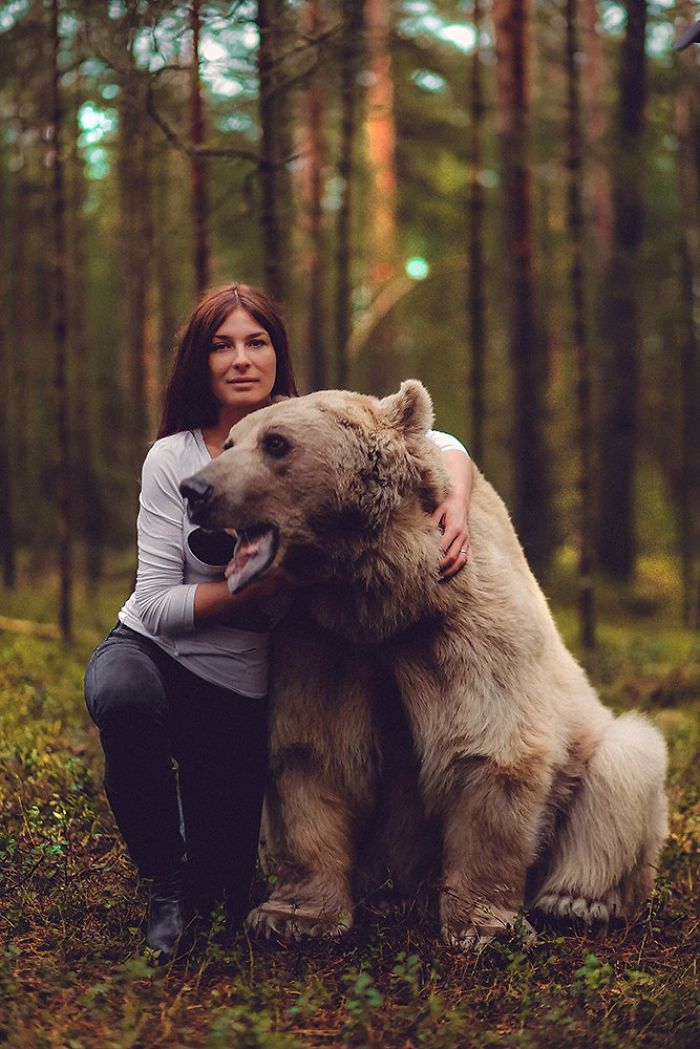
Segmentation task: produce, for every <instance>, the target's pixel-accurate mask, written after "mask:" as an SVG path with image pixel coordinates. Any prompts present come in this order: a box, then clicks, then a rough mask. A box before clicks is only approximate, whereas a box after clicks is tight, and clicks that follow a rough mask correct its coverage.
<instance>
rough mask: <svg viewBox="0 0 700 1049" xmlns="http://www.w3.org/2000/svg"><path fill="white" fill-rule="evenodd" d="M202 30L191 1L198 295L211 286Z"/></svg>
mask: <svg viewBox="0 0 700 1049" xmlns="http://www.w3.org/2000/svg"><path fill="white" fill-rule="evenodd" d="M201 28H202V3H201V0H191V6H190V29H191V31H192V73H191V82H190V128H191V133H190V139H191V143H192V145H193V146H194V148H195V152H193V153H192V156H191V158H190V185H191V187H192V214H193V218H194V280H195V287H196V289H197V293H198V294H200V295H201V293H202V292H203V291H204V290H205V288H207V287H208V285H209V237H208V214H209V204H208V195H207V161H206V157H204V156H202V154H201V153H198V152H197V148H198V147H199V148H201V147H202V146H203V145H204V140H205V120H204V101H203V99H202V83H201V79H200V75H199V36H200V32H201Z"/></svg>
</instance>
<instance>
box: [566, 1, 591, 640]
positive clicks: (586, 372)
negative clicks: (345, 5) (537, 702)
mask: <svg viewBox="0 0 700 1049" xmlns="http://www.w3.org/2000/svg"><path fill="white" fill-rule="evenodd" d="M578 13H579V12H578V3H577V0H566V76H567V88H568V91H567V146H568V149H567V167H568V172H569V187H568V216H567V219H568V227H569V238H570V250H571V268H570V274H569V279H570V286H571V301H572V308H573V324H572V336H573V347H574V357H575V366H576V367H575V374H576V407H577V414H578V453H579V456H580V460H579V480H578V491H579V562H578V612H579V632H580V638H581V644H582V646H583V648H584V650H585V651H587V652H590V651H592V650H593V649H594V648H595V605H594V589H593V587H594V583H593V571H594V564H593V551H594V534H593V512H592V499H591V497H592V473H593V418H592V402H591V363H590V351H589V340H588V330H587V324H586V296H585V288H584V266H583V259H584V243H583V242H584V221H583V191H582V185H583V164H582V159H583V153H582V146H581V139H582V135H581V85H580V75H579V67H578V61H577V59H578V53H579V48H578V26H577V19H578Z"/></svg>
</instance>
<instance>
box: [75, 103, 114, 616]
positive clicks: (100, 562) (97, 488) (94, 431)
mask: <svg viewBox="0 0 700 1049" xmlns="http://www.w3.org/2000/svg"><path fill="white" fill-rule="evenodd" d="M77 108H78V105H77V104H76V105H75V111H74V112H72V113H71V119H70V122H69V121H65V123H66V126H67V127H70V130H71V137H70V142H66V150H65V153H66V160H67V174H68V180H67V181H68V192H67V200H68V209H69V211H68V219H69V221H68V224H67V233H68V236H69V243H70V250H69V258H70V260H71V266H70V269H69V272H68V274H67V276H68V278H69V295H68V302H69V314H68V323H69V327H70V332H71V340H70V350H71V357H72V360H73V361H75V362H80V366H79V367H76V368H73V369H72V372H73V374H72V375H71V380H70V386H69V388H70V399H71V407H72V420H73V425H72V428H71V429H72V439H71V478H72V481H71V488H72V491H73V507H74V512H73V518H74V533H75V534H76V535H78V536H80V538H81V539H82V541H83V542H84V544H85V581H86V586H87V589H88V591H89V592H91V593H92V594H93V595H94V593H95V592H96V590H97V587H98V586H99V582H100V579H101V577H102V573H103V566H104V544H105V530H106V529H105V514H104V496H103V493H102V487H101V485H100V465H101V464H100V458H101V454H100V453H101V447H100V443H101V442H100V439H99V436H100V429H101V427H102V425H103V418H102V414H101V411H100V405H99V389H98V383H97V375H96V361H95V359H94V354H93V353H92V352H91V346H90V343H89V337H88V331H87V316H88V302H87V296H86V288H87V286H88V266H87V258H86V248H85V228H84V221H83V214H84V206H85V181H84V172H83V162H82V158H81V156H80V152H79V150H78V146H77V139H78V136H79V135H80V128H79V127H78V121H77Z"/></svg>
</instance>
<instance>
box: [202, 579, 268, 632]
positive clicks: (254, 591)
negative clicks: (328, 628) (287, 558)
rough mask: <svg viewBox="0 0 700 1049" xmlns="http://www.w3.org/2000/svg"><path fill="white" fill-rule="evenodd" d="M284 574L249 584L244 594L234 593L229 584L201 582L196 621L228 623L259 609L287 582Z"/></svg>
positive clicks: (240, 592)
mask: <svg viewBox="0 0 700 1049" xmlns="http://www.w3.org/2000/svg"><path fill="white" fill-rule="evenodd" d="M287 582H288V581H287V579H286V577H285V576H284V573H283V572H282V571H280V570H276V571H272V572H270V573H269V575H266V576H263V578H262V579H260V580H259V581H257V582H253V583H249V584H248V586H247V587H246V588H245V590H243V591H239V592H238V593H235V594H232V593H231V591H230V590H229V588H228V583H227V582H226V580H224V581H223V582H222V583H198V584H197V589H196V590H195V594H194V622H195V624H197V623H202V622H206V621H207V620H209V619H220V620H221V621H222V622H227V621H228V620H229V619H230V618H232V617H234V618H235V617H237V615H238V614H239V613H244V614H245V612H247V611H250V610H257V609H258V607H259V605H260V602H261V601H265V600H267V599H268V598H271V597H275V596H276V595H278V594H279V593H281V591H282V590H283V589H285V585H286V583H287Z"/></svg>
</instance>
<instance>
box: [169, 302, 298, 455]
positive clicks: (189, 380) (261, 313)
mask: <svg viewBox="0 0 700 1049" xmlns="http://www.w3.org/2000/svg"><path fill="white" fill-rule="evenodd" d="M236 309H243V310H246V311H247V312H248V313H250V314H251V316H253V317H255V320H256V321H257V322H258V324H260V325H262V327H263V328H264V329H265V331H266V332H267V334H268V335H269V336H270V340H271V342H272V346H273V349H274V351H275V357H276V358H277V371H276V374H275V384H274V386H273V387H272V395H273V396H274V395H275V394H283V395H285V396H287V397H296V396H297V386H296V380H295V378H294V370H293V368H292V359H291V354H290V352H289V340H288V338H287V331H286V329H285V326H284V321H283V320H282V317H281V316H280V313H279V311H278V310H277V308H276V307H275V305H274V303H273V302H272V301H271V299H269V298H268V297H267V295H265V294H264V292H262V291H260V290H259V289H258V288H252V287H250V286H249V285H248V284H224V285H222V286H221V287H218V288H211V289H210V290H209V291H207V292H205V293H204V295H203V296H202V298H201V299H200V301H199V303H198V304H197V307H196V309H195V311H194V313H193V314H192V316H191V317H190V319H189V321H188V322H187V324H186V325H185V327H184V328H183V330H182V333H181V334H180V337H179V341H178V344H177V348H176V351H175V358H174V360H173V365H172V370H171V372H170V378H169V380H168V384H167V386H166V388H165V397H164V402H163V414H162V416H161V420H160V427H159V429H158V437H168V436H169V435H170V434H172V433H178V432H179V431H180V430H196V429H197V428H199V427H206V426H214V425H215V423H216V422H217V420H218V418H219V403H218V401H217V400H216V398H215V397H214V394H213V393H212V391H211V386H210V376H209V354H210V352H211V348H212V342H213V338H214V335H215V333H216V332H217V331H218V329H219V328H220V327H221V325H222V324H223V322H224V320H225V319H226V317H228V315H229V313H231V312H232V311H233V310H236Z"/></svg>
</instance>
